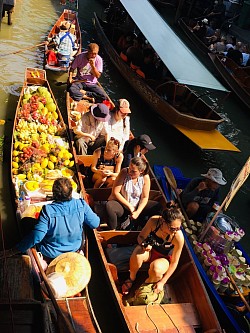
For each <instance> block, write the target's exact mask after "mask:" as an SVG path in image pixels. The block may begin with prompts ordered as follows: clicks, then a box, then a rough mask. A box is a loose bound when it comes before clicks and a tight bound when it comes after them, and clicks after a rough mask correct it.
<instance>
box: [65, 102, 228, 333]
mask: <svg viewBox="0 0 250 333" xmlns="http://www.w3.org/2000/svg"><path fill="white" fill-rule="evenodd" d="M67 101H68V102H67V110H68V118H69V129H70V130H72V126H73V125H74V124H73V121H74V117H72V111H71V109H70V102H69V98H68V97H67ZM78 111H79V112H86V109H84V108H81V110H80V109H79V110H78ZM87 112H88V111H87ZM73 115H74V114H73ZM74 152H76V151H75V150H74ZM75 158H76V161H77V167H78V169H79V170H80V164H81V163H83V164H84V165H85V167H86V166H88V165H91V158H92V155H91V156H89V155H86V156H83V155H76V157H75ZM79 172H80V171H79ZM84 177H86V175H83V181H82V182H81V185H82V186H84V185H83V184H84V183H85V182H84ZM151 179H152V180H151V190H150V198H151V199H152V200H159V201H160V202H161V203H162V205H163V206H164V205H165V204H166V199H165V196H164V194H163V192H162V190H161V188H160V185H159V183H158V181H157V180H156V178H155V177H154V175H153V172H152V171H151ZM82 192H83V193H85V198H86V200H88V201H89V203H90V205H91V207H92V208H93V209H94V211H96V212H97V206H98V207H99V208H101V209H100V210H99V212H100V211H102V212H104V214H100V213H99V214H100V216H101V227H100V230H99V231H94V232H92V231H90V230H89V233H88V241H89V243H88V246H89V252H88V254H89V257H88V259H89V261H90V263H91V264H92V276H93V279H92V281H90V283H89V296H90V299H91V301H92V304H93V305H94V306H95V309H96V316H97V319H98V322H99V324H100V326H102V325H105V324H106V325H108V330H107V332H109V333H116V332H117V330H119V332H131V333H132V332H133V333H136V332H141V333H146V332H154V331H155V330H156V331H159V332H164V333H167V332H173V331H174V332H175V331H177V332H180V331H182V330H183V331H185V332H194V331H199V330H200V331H202V332H206V331H209V330H214V332H222V329H221V327H220V324H219V322H218V320H217V317H216V314H215V311H214V310H213V308H212V305H211V303H210V300H209V297H208V295H207V293H206V290H205V288H204V285H203V283H202V280H201V278H200V276H199V274H198V271H197V268H196V266H195V263H194V261H193V259H192V256H191V254H190V251H189V249H188V247H187V245H186V244H185V245H184V248H183V251H182V255H181V258H180V263H179V265H178V268H177V270H176V272H175V273H174V274H173V276H172V277H171V279H170V280H169V282H168V283H167V285H166V295H167V296H166V298H167V302H168V304H158V305H156V304H155V305H153V306H150V305H149V306H143V305H138V306H125V303H126V300H125V298H124V297H123V295H122V293H121V285H122V282H123V281H124V280H125V279H126V277H127V276H128V273H129V271H128V270H129V267H128V263H129V254H128V255H127V256H126V255H125V257H126V258H125V260H124V262H123V264H125V266H126V267H125V268H124V267H123V269H122V270H119V267H117V266H116V265H115V264H114V263H112V259H111V252H112V248H113V249H116V250H118V249H120V250H121V252H123V251H125V252H126V250H128V251H130V250H131V248H133V246H134V245H135V244H137V236H138V232H136V231H107V230H106V229H107V228H106V226H105V223H106V217H105V205H103V203H105V201H106V200H107V198H108V196H109V194H110V193H111V188H100V189H93V188H83V189H82ZM96 205H97V206H96ZM102 205H103V206H102ZM101 206H102V207H101ZM97 213H98V212H97ZM118 251H119V250H118ZM108 253H109V254H110V256H109V254H108ZM130 253H131V252H130ZM123 266H124V265H123ZM146 276H147V271H145V270H144V271H140V272H139V274H138V282H139V281H141V282H142V281H143V279H145V278H146ZM97 281H102V283H101V284H100V283H97ZM96 295H99V296H100V295H102V297H101V298H100V297H99V298H97V296H96ZM114 313H115V316H114ZM117 325H119V329H118V326H117Z"/></svg>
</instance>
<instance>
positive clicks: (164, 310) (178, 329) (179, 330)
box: [159, 304, 180, 332]
mask: <svg viewBox="0 0 250 333" xmlns="http://www.w3.org/2000/svg"><path fill="white" fill-rule="evenodd" d="M159 305H160V307H161V308H162V310H163V311H164V312H165V313H166V315H167V316H168V318H169V319H170V321H171V322H172V324H173V325H174V327H175V328H176V330H177V332H180V330H179V329H178V327H177V326H176V325H175V323H174V321H173V320H172V318H171V317H170V315H169V314H168V313H167V311H166V310H165V309H164V307H163V306H162V305H161V304H159Z"/></svg>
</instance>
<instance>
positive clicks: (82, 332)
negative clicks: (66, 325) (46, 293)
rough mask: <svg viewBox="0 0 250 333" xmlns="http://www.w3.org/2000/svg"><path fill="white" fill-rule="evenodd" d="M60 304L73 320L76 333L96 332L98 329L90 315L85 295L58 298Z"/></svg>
mask: <svg viewBox="0 0 250 333" xmlns="http://www.w3.org/2000/svg"><path fill="white" fill-rule="evenodd" d="M57 302H58V305H59V307H60V308H61V310H62V311H63V313H64V314H66V315H67V316H68V318H69V320H71V321H72V322H73V327H74V328H75V331H76V333H96V329H95V327H94V325H93V322H92V321H91V319H90V317H89V310H88V305H87V301H86V298H85V297H76V298H69V299H67V300H58V301H57Z"/></svg>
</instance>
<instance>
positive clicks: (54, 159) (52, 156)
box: [49, 155, 57, 163]
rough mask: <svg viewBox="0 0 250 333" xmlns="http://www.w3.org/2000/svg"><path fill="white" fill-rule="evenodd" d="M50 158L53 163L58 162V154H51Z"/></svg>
mask: <svg viewBox="0 0 250 333" xmlns="http://www.w3.org/2000/svg"><path fill="white" fill-rule="evenodd" d="M49 159H50V161H51V162H53V163H56V162H57V158H56V156H54V155H50V157H49Z"/></svg>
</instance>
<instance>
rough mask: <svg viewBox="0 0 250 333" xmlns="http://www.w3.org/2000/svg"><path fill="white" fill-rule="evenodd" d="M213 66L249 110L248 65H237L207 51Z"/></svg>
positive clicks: (249, 83)
mask: <svg viewBox="0 0 250 333" xmlns="http://www.w3.org/2000/svg"><path fill="white" fill-rule="evenodd" d="M209 57H210V59H211V60H212V62H213V64H214V66H215V68H216V69H217V71H218V72H219V73H220V75H221V77H222V78H223V79H224V81H225V82H226V83H227V84H228V86H229V87H230V88H231V89H232V91H233V92H234V93H235V95H236V96H237V97H238V98H239V99H240V100H241V102H242V103H243V104H244V105H245V106H246V108H247V110H248V111H249V110H250V66H247V67H242V66H238V65H237V64H236V63H235V62H234V61H233V60H232V59H230V58H228V57H226V56H224V55H220V54H213V53H209Z"/></svg>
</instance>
